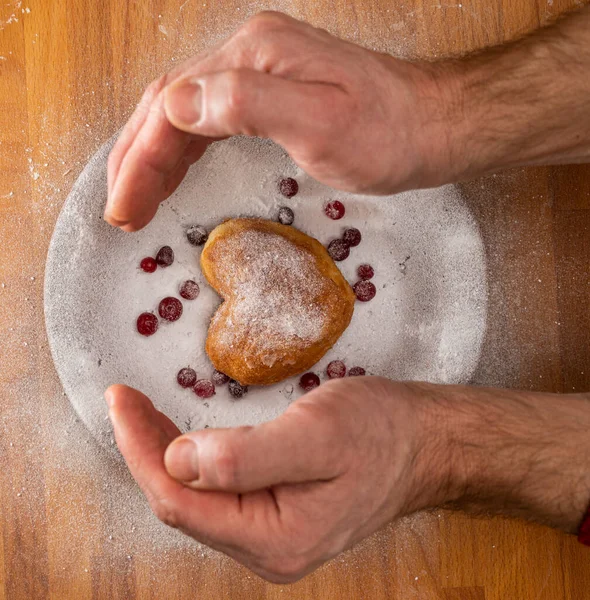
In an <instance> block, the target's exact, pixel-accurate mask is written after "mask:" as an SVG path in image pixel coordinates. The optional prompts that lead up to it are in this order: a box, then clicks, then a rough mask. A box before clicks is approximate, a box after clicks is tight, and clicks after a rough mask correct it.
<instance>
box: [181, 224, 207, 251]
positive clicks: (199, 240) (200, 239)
mask: <svg viewBox="0 0 590 600" xmlns="http://www.w3.org/2000/svg"><path fill="white" fill-rule="evenodd" d="M208 237H209V234H208V233H207V230H206V229H205V228H204V227H203V226H202V225H193V226H192V227H189V228H188V229H187V230H186V239H187V240H188V241H189V244H191V245H193V246H202V245H203V244H204V243H205V242H206V241H207V238H208Z"/></svg>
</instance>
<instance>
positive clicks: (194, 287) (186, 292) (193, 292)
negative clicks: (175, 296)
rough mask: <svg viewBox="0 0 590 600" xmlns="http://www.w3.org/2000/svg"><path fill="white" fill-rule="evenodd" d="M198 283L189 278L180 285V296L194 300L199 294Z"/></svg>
mask: <svg viewBox="0 0 590 600" xmlns="http://www.w3.org/2000/svg"><path fill="white" fill-rule="evenodd" d="M200 291H201V290H200V289H199V284H198V283H197V282H196V281H192V280H191V279H189V280H188V281H185V282H184V283H183V284H182V285H181V286H180V291H179V294H180V297H181V298H184V299H185V300H195V299H196V298H198V296H199V292H200Z"/></svg>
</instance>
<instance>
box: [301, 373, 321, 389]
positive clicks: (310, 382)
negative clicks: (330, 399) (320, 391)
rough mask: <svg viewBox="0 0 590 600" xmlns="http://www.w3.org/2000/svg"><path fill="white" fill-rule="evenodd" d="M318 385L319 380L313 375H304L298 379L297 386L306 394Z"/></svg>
mask: <svg viewBox="0 0 590 600" xmlns="http://www.w3.org/2000/svg"><path fill="white" fill-rule="evenodd" d="M319 385H320V378H319V377H318V376H317V375H316V374H315V373H304V374H303V375H302V376H301V378H300V379H299V386H300V387H301V388H302V389H303V390H304V391H306V392H310V391H311V390H313V389H315V388H317V387H318V386H319Z"/></svg>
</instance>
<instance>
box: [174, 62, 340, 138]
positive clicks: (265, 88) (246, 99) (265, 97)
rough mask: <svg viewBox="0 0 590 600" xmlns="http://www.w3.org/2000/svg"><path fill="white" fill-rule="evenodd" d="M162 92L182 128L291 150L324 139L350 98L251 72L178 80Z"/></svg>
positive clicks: (313, 85)
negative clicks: (244, 137) (263, 139)
mask: <svg viewBox="0 0 590 600" xmlns="http://www.w3.org/2000/svg"><path fill="white" fill-rule="evenodd" d="M163 94H164V98H165V100H164V108H165V110H166V115H167V117H168V120H169V121H170V122H171V123H172V124H173V125H174V126H175V127H176V128H178V129H180V130H183V131H187V132H191V133H193V134H195V135H202V136H208V137H214V138H217V137H222V136H230V135H241V134H245V135H256V136H259V137H268V138H272V139H274V140H275V141H276V142H278V143H279V144H283V145H289V146H290V145H293V144H295V145H297V143H298V140H306V141H307V142H309V139H310V137H312V139H314V140H317V139H319V140H320V141H321V140H322V137H323V136H324V135H325V134H326V133H327V132H329V130H330V126H331V124H330V121H331V120H332V121H333V120H334V119H337V118H338V115H339V114H340V113H341V112H342V110H341V109H342V105H343V103H344V102H345V101H346V99H347V95H346V93H345V92H344V91H343V90H342V89H340V88H339V87H337V86H335V85H331V84H324V83H301V82H296V81H292V80H290V79H285V78H282V77H277V76H275V75H270V74H268V73H262V72H258V71H254V70H251V69H233V70H227V71H220V72H217V73H210V74H207V75H199V76H191V77H187V78H182V79H178V80H176V81H175V82H174V83H172V84H171V85H170V86H168V87H167V88H166V89H165V90H164V92H163ZM279 107H280V108H279ZM330 115H331V117H332V118H331V119H330V118H328V116H330Z"/></svg>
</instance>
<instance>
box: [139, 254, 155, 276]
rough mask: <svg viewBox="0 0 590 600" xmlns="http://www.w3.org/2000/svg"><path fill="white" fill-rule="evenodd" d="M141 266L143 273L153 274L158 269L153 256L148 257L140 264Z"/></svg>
mask: <svg viewBox="0 0 590 600" xmlns="http://www.w3.org/2000/svg"><path fill="white" fill-rule="evenodd" d="M139 266H140V267H141V269H142V271H145V272H146V273H153V272H154V271H155V270H156V269H157V268H158V263H157V262H156V261H155V260H154V259H153V258H152V257H151V256H147V257H146V258H144V259H143V260H142V261H141V262H140V263H139Z"/></svg>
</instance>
